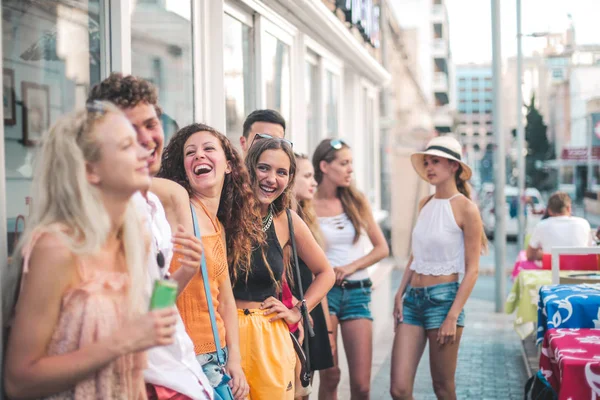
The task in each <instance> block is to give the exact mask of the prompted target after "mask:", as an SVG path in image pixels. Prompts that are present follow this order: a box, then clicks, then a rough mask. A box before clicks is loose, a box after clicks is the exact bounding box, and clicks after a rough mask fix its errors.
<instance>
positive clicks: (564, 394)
mask: <svg viewBox="0 0 600 400" xmlns="http://www.w3.org/2000/svg"><path fill="white" fill-rule="evenodd" d="M540 369H541V370H542V373H543V374H544V376H545V377H546V379H547V380H548V382H549V383H550V385H552V387H553V388H554V390H555V391H556V392H557V393H558V398H559V400H570V399H572V400H577V399H599V398H600V329H550V330H548V331H547V332H546V335H545V336H544V342H543V345H542V353H541V355H540Z"/></svg>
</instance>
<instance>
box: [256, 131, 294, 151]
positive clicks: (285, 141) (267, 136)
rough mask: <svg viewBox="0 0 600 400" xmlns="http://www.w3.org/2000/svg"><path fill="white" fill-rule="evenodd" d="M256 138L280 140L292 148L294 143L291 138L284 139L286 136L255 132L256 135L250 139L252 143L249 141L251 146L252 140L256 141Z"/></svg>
mask: <svg viewBox="0 0 600 400" xmlns="http://www.w3.org/2000/svg"><path fill="white" fill-rule="evenodd" d="M256 139H258V140H261V139H276V140H281V141H282V142H283V143H287V144H288V145H289V146H290V147H291V148H294V143H293V142H292V141H291V140H289V139H286V138H279V137H275V136H271V135H269V134H267V133H257V134H256V135H254V139H252V143H250V147H252V145H253V144H254V142H256Z"/></svg>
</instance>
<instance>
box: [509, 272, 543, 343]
mask: <svg viewBox="0 0 600 400" xmlns="http://www.w3.org/2000/svg"><path fill="white" fill-rule="evenodd" d="M551 283H552V271H547V270H536V271H521V273H520V274H519V275H518V276H517V279H516V280H515V283H514V284H513V286H512V289H511V291H510V293H509V294H508V297H507V298H506V303H505V304H504V309H505V310H506V313H507V314H512V313H513V312H514V311H516V312H517V313H516V316H515V322H514V326H515V331H517V334H518V335H519V336H520V337H521V339H525V338H526V337H527V336H529V335H531V334H532V333H533V332H535V328H536V325H537V308H538V296H539V291H540V287H542V286H544V285H549V284H551Z"/></svg>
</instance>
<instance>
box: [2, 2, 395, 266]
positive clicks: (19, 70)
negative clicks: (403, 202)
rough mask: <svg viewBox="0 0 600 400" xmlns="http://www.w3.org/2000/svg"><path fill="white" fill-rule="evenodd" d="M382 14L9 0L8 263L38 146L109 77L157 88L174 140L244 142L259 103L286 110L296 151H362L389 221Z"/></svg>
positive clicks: (361, 174)
mask: <svg viewBox="0 0 600 400" xmlns="http://www.w3.org/2000/svg"><path fill="white" fill-rule="evenodd" d="M380 13H381V6H380V3H379V2H378V1H375V2H373V1H371V0H363V1H358V2H357V1H350V2H348V1H337V2H336V1H333V0H322V1H321V0H263V1H259V0H121V1H117V0H48V1H43V2H42V1H36V0H4V1H2V22H1V24H2V55H3V57H2V61H1V63H2V69H3V78H4V79H3V88H2V91H3V96H4V109H3V115H4V124H3V127H2V129H1V130H0V136H1V138H0V139H1V140H0V143H1V146H2V147H0V156H1V157H3V159H4V162H2V163H0V219H1V220H2V221H3V223H2V224H0V257H1V258H0V259H1V260H3V261H2V267H3V268H5V267H6V260H7V257H8V256H9V255H10V253H11V251H12V248H13V244H14V243H15V240H16V238H17V237H18V233H19V232H21V231H22V230H23V220H24V221H25V223H27V217H28V214H29V211H28V210H29V205H30V204H31V203H32V202H35V199H31V192H30V189H31V181H32V173H33V161H34V159H35V153H36V146H35V145H36V143H37V142H38V141H39V139H40V137H41V135H42V133H43V132H44V131H45V130H46V129H47V128H48V127H49V126H50V125H51V124H52V123H53V122H54V121H56V119H57V118H58V117H59V116H60V115H62V114H64V113H66V112H69V111H71V110H72V109H73V108H75V107H80V106H83V104H84V102H85V99H86V97H87V93H88V91H89V89H90V88H91V87H92V86H93V85H94V84H96V83H98V82H100V81H101V80H102V79H104V78H106V77H107V76H108V75H109V74H110V73H111V72H112V71H121V72H123V73H126V74H129V73H132V74H135V75H138V76H141V77H144V78H146V79H149V80H151V81H152V82H154V83H155V84H156V86H157V87H158V89H159V95H160V103H161V106H162V108H163V109H164V112H165V116H164V118H163V124H164V127H165V132H166V134H167V140H168V137H169V136H170V135H171V134H172V133H173V132H175V131H176V130H177V128H178V127H182V126H184V125H186V124H189V123H191V122H193V121H201V122H205V123H207V124H209V125H211V126H213V127H215V128H217V129H218V130H220V131H222V132H225V133H226V134H227V136H228V137H229V138H231V140H232V141H233V142H234V143H238V139H239V136H240V135H241V130H242V128H241V126H242V123H243V120H244V118H245V116H246V115H247V114H248V113H249V112H250V111H252V110H254V109H257V108H274V109H277V110H279V111H280V112H281V113H282V114H283V116H284V117H285V118H286V119H287V121H288V126H289V129H288V132H289V137H290V139H291V140H293V142H294V150H296V151H298V152H304V153H308V154H311V153H312V151H313V149H314V147H315V146H316V144H317V143H318V142H319V141H320V140H321V139H323V138H326V137H333V138H342V139H344V140H345V141H347V142H348V143H349V144H350V146H352V147H353V148H355V149H360V151H358V150H357V151H355V153H354V163H355V168H354V171H355V176H356V182H357V185H358V187H359V188H360V189H361V190H362V191H363V192H364V193H365V194H366V195H367V196H368V198H369V201H370V202H371V204H372V207H373V209H374V210H375V212H376V213H377V214H378V215H380V213H379V211H380V209H381V203H382V200H381V198H382V193H385V190H383V189H382V183H381V182H382V169H381V163H382V162H381V154H382V152H383V150H385V144H382V142H381V139H380V125H381V113H380V96H381V90H382V87H385V86H386V85H387V84H388V83H389V82H390V74H389V73H388V72H387V71H386V69H385V68H384V66H383V65H382V62H381V59H382V56H381V39H382V38H381V30H380V20H381V16H380ZM387 192H389V190H388V191H387Z"/></svg>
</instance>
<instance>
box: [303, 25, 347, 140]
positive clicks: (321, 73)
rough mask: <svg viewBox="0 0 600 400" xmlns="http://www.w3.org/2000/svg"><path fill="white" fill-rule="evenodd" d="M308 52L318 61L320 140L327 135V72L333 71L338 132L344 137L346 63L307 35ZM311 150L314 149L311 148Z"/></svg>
mask: <svg viewBox="0 0 600 400" xmlns="http://www.w3.org/2000/svg"><path fill="white" fill-rule="evenodd" d="M304 40H305V44H306V54H307V55H308V54H309V52H311V53H314V54H316V56H317V61H318V79H319V91H320V93H319V105H318V107H319V110H320V112H319V114H318V126H319V140H321V139H324V138H325V137H326V136H327V135H328V132H327V113H326V112H325V111H324V110H325V105H326V104H327V98H326V96H327V72H331V73H332V74H334V75H336V76H337V78H338V110H337V111H338V116H337V118H338V132H337V137H343V136H344V135H343V132H344V118H343V115H344V101H343V98H344V97H343V94H344V63H343V62H342V60H341V59H339V58H338V57H336V56H335V55H334V54H333V53H332V52H330V51H329V50H328V49H327V48H326V47H324V46H322V45H321V44H320V43H319V42H317V41H316V40H314V39H313V38H311V37H310V36H308V35H306V36H305V39H304ZM310 150H311V151H312V150H314V149H310Z"/></svg>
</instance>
